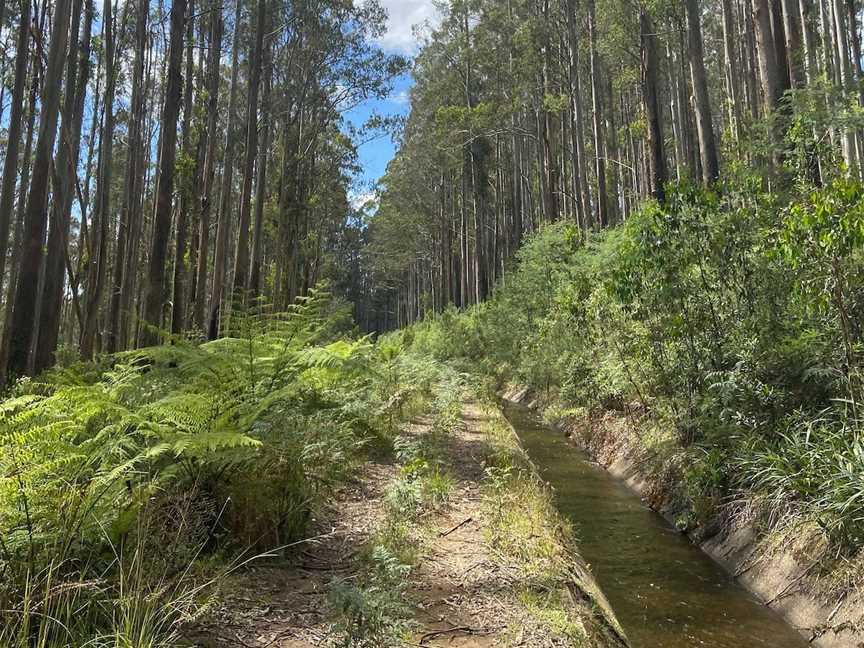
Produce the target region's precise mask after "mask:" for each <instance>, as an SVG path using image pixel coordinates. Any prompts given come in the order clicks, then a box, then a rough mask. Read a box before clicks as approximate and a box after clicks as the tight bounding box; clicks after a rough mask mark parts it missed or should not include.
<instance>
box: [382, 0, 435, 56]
mask: <svg viewBox="0 0 864 648" xmlns="http://www.w3.org/2000/svg"><path fill="white" fill-rule="evenodd" d="M380 2H381V5H382V6H383V7H384V8H385V9H386V10H387V14H388V15H389V18H388V20H387V33H385V34H384V36H382V37H381V40H380V43H381V46H382V47H383V48H384V49H386V50H390V51H393V52H398V53H400V54H409V55H410V54H416V53H417V50H418V49H419V47H420V43H419V42H418V39H417V37H416V36H415V35H414V33H413V27H414V26H416V25H420V26H422V25H423V23H425V22H426V21H427V20H428V21H429V23H430V24H431V25H432V26H435V25H437V24H438V21H439V20H440V17H439V15H438V12H437V11H436V10H435V7H434V6H433V4H432V0H380Z"/></svg>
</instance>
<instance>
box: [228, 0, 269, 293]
mask: <svg viewBox="0 0 864 648" xmlns="http://www.w3.org/2000/svg"><path fill="white" fill-rule="evenodd" d="M256 14H257V15H256V22H257V27H256V28H255V45H254V49H253V51H252V60H251V61H250V70H249V97H248V104H247V108H246V162H245V167H244V169H243V188H242V191H241V193H240V224H239V230H238V232H237V254H236V256H235V257H234V282H233V285H234V291H235V293H242V291H244V290H245V289H246V284H247V281H248V279H249V276H248V275H249V221H250V213H251V211H252V182H253V179H254V175H255V158H256V157H257V155H258V90H259V88H260V86H261V67H262V65H263V48H264V31H265V25H266V14H267V3H266V1H265V0H258V10H257V12H256ZM241 296H242V295H241Z"/></svg>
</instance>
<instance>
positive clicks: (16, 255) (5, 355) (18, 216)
mask: <svg viewBox="0 0 864 648" xmlns="http://www.w3.org/2000/svg"><path fill="white" fill-rule="evenodd" d="M36 56H37V54H35V53H33V54H30V53H29V52H28V54H27V58H28V59H31V64H30V66H29V67H30V70H31V77H32V81H31V83H30V98H29V101H28V106H27V135H26V136H25V138H24V142H25V143H24V155H23V156H22V157H21V165H22V168H21V182H20V185H19V192H18V204H17V205H16V208H15V232H14V234H13V238H12V254H11V261H12V262H11V263H10V264H9V283H8V285H7V287H6V295H5V296H6V309H5V311H4V313H3V339H2V342H0V384H2V385H5V384H6V383H7V378H8V374H7V373H6V367H7V362H8V359H9V346H10V343H11V332H12V311H13V310H14V308H13V306H14V304H15V293H16V290H17V288H18V272H19V270H20V267H21V263H20V261H21V252H22V249H21V242H22V240H23V238H24V216H25V213H26V211H27V192H28V190H29V188H30V168H31V165H30V161H31V157H32V156H31V153H32V152H33V130H34V126H35V125H36V101H37V99H38V96H39V93H38V91H37V90H38V88H39V76H40V75H39V72H40V67H39V65H38V64H37V61H36Z"/></svg>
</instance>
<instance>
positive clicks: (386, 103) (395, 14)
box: [345, 0, 436, 202]
mask: <svg viewBox="0 0 864 648" xmlns="http://www.w3.org/2000/svg"><path fill="white" fill-rule="evenodd" d="M379 2H380V3H381V4H382V5H383V6H384V8H385V9H386V10H387V13H388V15H389V19H388V22H387V32H386V33H385V34H384V36H383V37H382V38H381V40H380V45H381V47H382V48H383V49H384V50H386V51H388V52H392V53H396V54H402V55H405V56H413V55H414V54H416V53H417V47H418V38H417V36H416V35H415V33H414V29H413V28H414V26H415V25H419V26H421V27H422V26H423V25H424V24H426V23H427V22H429V23H430V24H433V25H434V22H435V18H436V12H435V8H434V6H433V2H432V0H379ZM412 83H413V82H412V79H411V75H410V74H406V75H404V76H402V77H399V78H398V79H396V80H395V81H394V84H393V90H392V92H391V93H390V96H389V97H387V98H386V99H384V100H371V101H367V102H365V103H364V104H362V105H360V106H358V107H357V108H355V109H353V110H351V111H349V112H348V113H347V114H346V115H345V118H346V119H347V120H349V121H350V122H351V123H353V124H355V125H357V126H359V125H362V124H363V122H365V121H366V119H367V118H368V117H369V116H370V115H372V114H375V113H377V114H380V115H403V116H404V115H407V114H408V110H409V108H410V105H409V96H410V91H411V86H412ZM395 153H396V147H395V144H394V143H393V141H392V140H391V139H390V138H389V137H380V138H378V139H376V140H374V141H372V142H368V143H366V144H364V145H363V146H361V147H360V149H359V154H360V164H361V165H362V167H363V171H362V172H361V174H360V176H359V177H358V178H357V180H356V186H355V187H354V190H353V191H352V196H353V197H354V198H355V199H357V201H358V202H362V200H361V198H368V197H369V195H370V192H371V191H372V189H373V188H374V185H375V183H376V182H377V181H378V179H379V178H380V177H381V176H382V175H384V171H385V170H386V169H387V163H388V162H390V160H391V159H393V156H394V155H395Z"/></svg>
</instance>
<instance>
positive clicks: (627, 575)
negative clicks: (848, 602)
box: [506, 405, 808, 648]
mask: <svg viewBox="0 0 864 648" xmlns="http://www.w3.org/2000/svg"><path fill="white" fill-rule="evenodd" d="M506 413H507V417H508V418H509V419H510V422H511V423H512V424H513V426H514V427H515V428H516V431H517V432H518V434H519V438H520V439H521V440H522V443H523V445H524V446H525V449H526V450H527V451H528V454H529V455H530V456H531V458H532V460H533V461H534V463H535V464H536V465H537V467H538V468H539V470H540V472H541V474H542V475H543V478H544V479H546V481H548V482H549V483H550V484H552V486H553V487H554V488H555V492H556V500H557V505H558V509H559V510H560V511H561V513H562V514H563V515H564V516H565V517H566V518H568V519H569V520H570V521H571V522H572V523H573V525H574V527H575V529H576V534H577V537H578V539H579V547H580V550H581V554H582V556H583V557H584V558H585V560H586V561H587V562H588V563H589V564H590V565H591V570H592V571H593V573H594V575H595V577H596V578H597V581H598V582H599V584H600V588H601V589H602V590H603V591H604V592H605V594H606V597H607V598H608V599H609V603H610V604H611V605H612V608H613V609H614V610H615V613H616V615H617V616H618V620H619V621H620V622H621V625H622V626H623V627H624V631H625V632H626V633H627V636H628V637H629V639H630V641H631V643H632V645H633V647H634V648H685V647H686V648H696V647H699V646H704V647H706V648H758V647H762V646H768V647H771V648H797V647H802V648H803V647H804V646H807V645H808V644H807V642H806V641H804V639H803V638H801V636H800V635H799V634H798V633H797V632H796V631H795V630H793V629H792V627H791V626H789V625H787V624H786V623H785V622H784V621H783V620H782V619H781V618H780V617H779V616H778V615H777V614H775V613H774V612H773V611H772V610H770V609H768V608H767V607H765V606H764V605H762V604H760V603H759V602H758V601H757V600H756V599H755V598H753V596H751V595H750V594H749V593H748V592H747V591H746V590H744V589H743V588H742V587H740V586H739V585H738V584H736V583H735V581H733V580H732V578H730V577H729V576H728V575H727V574H726V572H724V571H723V569H721V568H720V566H719V565H718V564H717V563H715V562H714V561H713V560H711V558H709V557H708V556H707V555H706V554H704V553H703V552H702V551H700V550H699V549H698V548H697V547H696V546H694V545H693V544H692V543H691V542H690V541H689V540H688V539H687V538H686V537H684V536H683V535H681V534H680V533H678V532H677V531H675V529H674V528H672V527H671V526H670V525H669V524H668V523H667V522H666V520H665V519H663V518H662V517H661V516H660V515H658V514H657V513H655V512H653V511H651V510H650V509H648V508H647V507H645V506H644V505H643V504H642V502H641V500H640V499H639V498H638V497H637V496H636V495H634V494H633V493H632V492H631V491H630V490H629V489H628V488H627V487H626V486H625V485H624V484H623V483H621V482H620V481H619V480H617V479H615V478H614V477H612V476H611V475H610V474H608V473H607V472H605V471H604V470H602V469H601V468H599V467H598V466H596V465H595V464H593V463H591V462H590V461H589V460H588V458H587V457H586V455H585V454H584V453H582V452H581V451H579V450H578V449H577V448H575V447H573V445H572V444H571V443H569V442H568V441H567V439H565V438H564V437H563V435H562V434H560V433H558V432H555V431H552V430H550V429H549V428H548V427H545V426H543V425H541V424H539V423H538V422H537V421H536V419H535V418H534V417H533V416H532V414H531V413H530V412H529V411H528V410H527V409H526V408H524V407H521V406H515V405H513V406H508V408H507V412H506Z"/></svg>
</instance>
